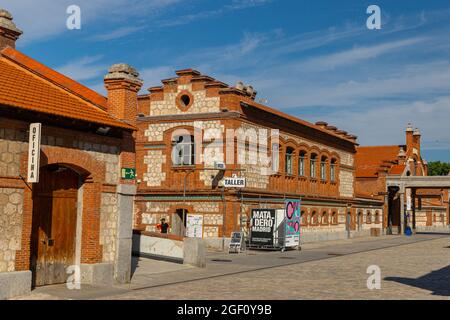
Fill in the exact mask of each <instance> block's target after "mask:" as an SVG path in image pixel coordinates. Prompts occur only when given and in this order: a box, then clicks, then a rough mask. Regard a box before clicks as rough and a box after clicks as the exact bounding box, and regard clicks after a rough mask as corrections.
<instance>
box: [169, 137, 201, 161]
mask: <svg viewBox="0 0 450 320" xmlns="http://www.w3.org/2000/svg"><path fill="white" fill-rule="evenodd" d="M172 163H173V165H174V166H191V165H194V164H195V142H194V136H191V135H180V136H176V137H174V140H173V149H172Z"/></svg>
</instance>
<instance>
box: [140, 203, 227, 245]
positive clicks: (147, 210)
mask: <svg viewBox="0 0 450 320" xmlns="http://www.w3.org/2000/svg"><path fill="white" fill-rule="evenodd" d="M187 204H188V205H189V206H192V207H193V210H194V211H193V212H189V213H191V214H200V215H203V235H204V237H205V238H214V237H218V236H219V228H221V227H222V225H223V215H222V213H221V212H220V208H219V204H218V203H216V202H187ZM183 205H184V203H183V202H159V201H155V202H153V201H149V202H146V203H145V204H144V205H143V206H144V209H143V211H142V226H143V227H145V230H146V231H150V232H158V230H157V228H156V225H157V224H158V223H159V222H160V220H161V219H162V218H164V219H166V222H168V223H169V225H171V220H172V214H173V213H174V212H171V211H170V210H171V208H172V209H173V208H176V207H177V206H180V208H182V207H183Z"/></svg>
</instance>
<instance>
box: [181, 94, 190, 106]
mask: <svg viewBox="0 0 450 320" xmlns="http://www.w3.org/2000/svg"><path fill="white" fill-rule="evenodd" d="M181 102H182V103H183V105H184V106H185V107H187V106H188V105H189V103H190V102H191V98H190V97H189V96H188V95H187V94H183V95H182V96H181Z"/></svg>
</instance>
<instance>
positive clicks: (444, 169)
mask: <svg viewBox="0 0 450 320" xmlns="http://www.w3.org/2000/svg"><path fill="white" fill-rule="evenodd" d="M449 172H450V163H446V162H441V161H434V162H429V163H428V175H430V176H447V175H448V173H449Z"/></svg>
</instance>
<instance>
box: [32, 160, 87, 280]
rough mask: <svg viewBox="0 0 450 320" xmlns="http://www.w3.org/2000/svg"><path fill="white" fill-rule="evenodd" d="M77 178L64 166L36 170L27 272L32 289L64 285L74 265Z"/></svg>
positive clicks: (78, 178) (73, 172)
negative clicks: (31, 280)
mask: <svg viewBox="0 0 450 320" xmlns="http://www.w3.org/2000/svg"><path fill="white" fill-rule="evenodd" d="M80 180H81V179H80V176H79V174H78V173H77V172H75V171H74V170H72V169H70V168H69V167H67V166H64V165H58V164H54V165H48V166H45V167H42V168H41V169H40V177H39V183H38V184H36V185H35V186H34V187H33V222H32V239H31V257H30V258H31V270H32V272H33V286H43V285H49V284H57V283H64V282H66V279H67V274H66V268H67V267H69V266H71V265H74V264H75V248H76V241H75V238H76V227H77V200H78V188H79V186H80Z"/></svg>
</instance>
